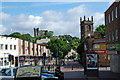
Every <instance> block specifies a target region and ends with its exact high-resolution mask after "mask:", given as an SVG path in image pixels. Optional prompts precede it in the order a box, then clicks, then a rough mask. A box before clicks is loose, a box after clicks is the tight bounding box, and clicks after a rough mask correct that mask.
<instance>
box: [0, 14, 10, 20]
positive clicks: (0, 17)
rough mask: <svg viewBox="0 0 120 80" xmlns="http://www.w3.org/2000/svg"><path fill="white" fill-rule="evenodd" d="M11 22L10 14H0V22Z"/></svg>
mask: <svg viewBox="0 0 120 80" xmlns="http://www.w3.org/2000/svg"><path fill="white" fill-rule="evenodd" d="M9 20H10V14H7V13H4V12H0V21H1V22H2V21H9Z"/></svg>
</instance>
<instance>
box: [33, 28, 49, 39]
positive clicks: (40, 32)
mask: <svg viewBox="0 0 120 80" xmlns="http://www.w3.org/2000/svg"><path fill="white" fill-rule="evenodd" d="M47 32H48V30H39V28H34V36H35V37H36V36H41V35H46V33H47Z"/></svg>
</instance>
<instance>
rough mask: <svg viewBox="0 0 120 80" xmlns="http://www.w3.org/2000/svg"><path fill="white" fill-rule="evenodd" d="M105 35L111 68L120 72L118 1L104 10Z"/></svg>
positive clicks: (119, 13) (119, 7)
mask: <svg viewBox="0 0 120 80" xmlns="http://www.w3.org/2000/svg"><path fill="white" fill-rule="evenodd" d="M105 29H106V30H105V35H106V44H107V50H108V54H111V60H110V62H111V64H110V65H111V70H112V71H113V72H120V69H119V67H120V1H118V2H114V3H113V4H112V5H111V6H110V7H109V8H108V9H107V10H106V11H105Z"/></svg>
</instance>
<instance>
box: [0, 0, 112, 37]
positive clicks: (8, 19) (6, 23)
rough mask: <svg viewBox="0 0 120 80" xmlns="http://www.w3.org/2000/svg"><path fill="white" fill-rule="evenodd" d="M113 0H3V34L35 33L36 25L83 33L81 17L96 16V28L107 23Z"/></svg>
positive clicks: (0, 27) (0, 23) (59, 31)
mask: <svg viewBox="0 0 120 80" xmlns="http://www.w3.org/2000/svg"><path fill="white" fill-rule="evenodd" d="M111 4H112V2H108V1H106V2H94V1H92V2H83V1H82V2H74V1H73V2H68V1H67V2H64V1H63V2H56V1H52V2H49V1H46V2H42V1H41V2H40V1H39V2H35V1H33V2H28V1H26V2H24V1H23V2H18V1H17V0H13V1H12V0H11V2H10V1H9V2H8V1H7V0H5V1H4V2H2V3H0V5H1V6H0V34H2V35H3V34H11V33H13V32H20V33H22V34H26V33H29V34H31V35H32V36H33V33H34V32H33V28H39V29H40V30H49V31H54V35H64V34H70V35H72V36H76V37H80V17H82V18H83V17H84V16H86V19H88V17H89V18H90V19H91V16H93V18H94V20H93V21H94V29H95V28H96V27H98V26H99V25H101V24H104V12H105V11H106V10H107V9H108V8H109V6H110V5H111Z"/></svg>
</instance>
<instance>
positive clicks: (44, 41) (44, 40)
mask: <svg viewBox="0 0 120 80" xmlns="http://www.w3.org/2000/svg"><path fill="white" fill-rule="evenodd" d="M49 41H50V39H41V40H37V44H42V43H48V42H49Z"/></svg>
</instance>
